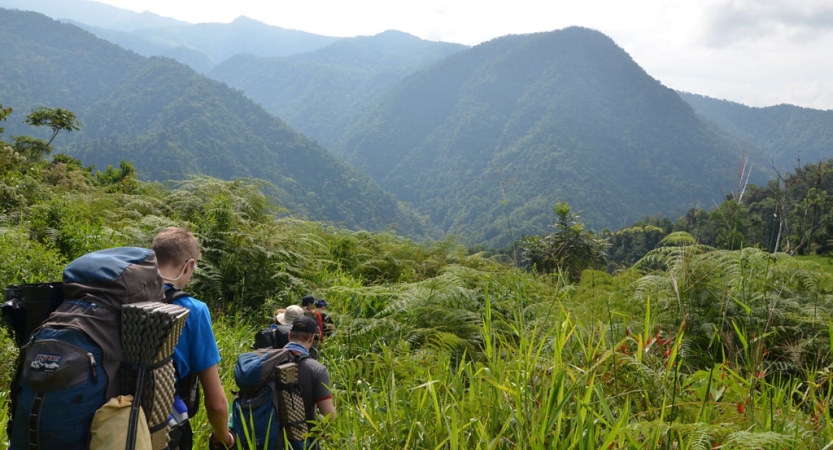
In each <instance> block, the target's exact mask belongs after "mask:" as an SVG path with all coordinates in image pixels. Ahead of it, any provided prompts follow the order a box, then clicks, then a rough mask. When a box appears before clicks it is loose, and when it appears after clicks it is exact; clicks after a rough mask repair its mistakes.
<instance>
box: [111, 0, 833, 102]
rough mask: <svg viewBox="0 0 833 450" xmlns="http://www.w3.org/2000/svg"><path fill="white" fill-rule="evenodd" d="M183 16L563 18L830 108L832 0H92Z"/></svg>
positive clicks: (656, 62) (646, 56) (678, 81)
mask: <svg viewBox="0 0 833 450" xmlns="http://www.w3.org/2000/svg"><path fill="white" fill-rule="evenodd" d="M98 1H100V2H102V3H107V4H110V5H114V6H118V7H120V8H124V9H129V10H133V11H136V12H141V11H145V10H148V11H152V12H154V13H157V14H160V15H163V16H168V17H173V18H175V19H178V20H183V21H187V22H194V23H196V22H230V21H231V20H234V19H235V18H236V17H238V16H240V15H245V16H248V17H250V18H253V19H257V20H260V21H262V22H265V23H268V24H270V25H277V26H280V27H284V28H292V29H297V30H303V31H308V32H312V33H317V34H324V35H329V36H356V35H371V34H376V33H379V32H381V31H384V30H389V29H395V30H400V31H405V32H408V33H411V34H413V35H416V36H419V37H421V38H424V39H430V40H437V41H448V42H459V43H463V44H468V45H476V44H478V43H480V42H483V41H486V40H489V39H491V38H495V37H499V36H503V35H506V34H519V33H531V32H536V31H551V30H555V29H560V28H564V27H566V26H570V25H580V26H585V27H589V28H594V29H597V30H599V31H601V32H603V33H605V34H607V35H608V36H610V37H611V38H613V40H614V41H616V43H617V44H619V46H621V47H622V48H624V49H625V50H626V51H627V52H628V53H629V54H630V55H631V57H633V59H634V60H635V61H636V62H637V63H638V64H639V65H640V66H642V67H643V68H644V69H645V70H646V71H647V72H648V73H649V74H650V75H651V76H653V77H654V78H656V79H658V80H659V81H660V82H662V83H663V84H664V85H666V86H668V87H671V88H674V89H679V90H684V91H688V92H694V93H698V94H703V95H708V96H710V97H716V98H725V99H728V100H732V101H737V102H740V103H744V104H747V105H750V106H769V105H774V104H778V103H792V104H796V105H801V106H807V107H811V108H819V109H833V0H584V1H577V0H574V1H564V0H512V1H491V0H477V1H475V0H454V1H439V0H419V1H413V0H303V1H297V0H296V1H287V0H223V1H219V0H98Z"/></svg>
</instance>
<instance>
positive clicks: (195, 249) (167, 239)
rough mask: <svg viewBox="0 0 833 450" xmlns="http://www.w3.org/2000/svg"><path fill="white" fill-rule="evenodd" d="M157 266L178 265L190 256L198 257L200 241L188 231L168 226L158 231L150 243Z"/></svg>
mask: <svg viewBox="0 0 833 450" xmlns="http://www.w3.org/2000/svg"><path fill="white" fill-rule="evenodd" d="M150 248H151V250H153V252H154V253H156V261H157V263H158V264H159V266H179V265H181V264H184V263H185V262H186V261H188V260H189V259H191V258H194V259H200V256H201V255H200V243H199V241H197V238H196V237H194V235H193V234H191V232H190V231H188V230H186V229H184V228H179V227H168V228H165V229H164V230H162V231H160V232H159V233H158V234H157V235H156V236H155V237H154V238H153V243H151V244H150Z"/></svg>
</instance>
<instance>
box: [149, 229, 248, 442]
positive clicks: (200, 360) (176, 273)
mask: <svg viewBox="0 0 833 450" xmlns="http://www.w3.org/2000/svg"><path fill="white" fill-rule="evenodd" d="M151 248H152V249H153V251H154V252H155V253H156V259H157V263H158V266H159V274H160V275H161V276H162V279H163V280H164V282H165V295H166V297H167V298H169V299H173V300H172V301H171V303H173V304H175V305H179V306H182V307H185V308H188V309H189V310H190V314H189V316H188V318H187V321H186V322H185V327H184V329H183V330H182V334H181V336H180V338H179V342H178V343H177V345H176V347H175V349H174V354H173V360H174V363H175V366H176V378H177V396H176V398H175V400H174V410H175V412H176V413H177V414H175V415H174V417H173V418H172V425H173V428H172V430H171V442H170V444H169V447H168V448H169V449H171V450H174V449H179V450H190V449H191V448H192V446H193V440H192V436H193V431H192V429H191V424H190V421H189V420H188V418H189V417H193V415H194V414H196V411H197V410H198V408H199V402H200V394H199V386H200V385H201V386H202V390H203V391H204V393H205V412H206V416H208V422H209V423H210V424H211V428H212V430H213V432H212V434H211V438H210V439H211V440H212V441H213V443H214V444H219V445H222V446H224V447H225V448H232V447H233V446H234V435H233V434H232V433H231V431H230V430H229V428H228V422H229V411H228V399H227V398H226V393H225V390H224V389H223V385H222V382H221V381H220V375H219V371H218V366H217V365H218V363H219V362H220V352H219V350H218V348H217V340H216V339H215V338H214V331H213V329H212V325H211V313H210V312H209V310H208V306H207V305H206V304H205V303H203V302H202V301H200V300H197V299H195V298H194V297H191V296H190V295H188V294H187V293H185V292H183V291H182V289H183V288H185V286H186V285H187V284H188V283H189V282H190V281H191V278H192V277H193V275H194V271H195V270H196V268H197V261H199V259H200V256H201V252H200V245H199V242H198V241H197V238H196V237H194V235H193V234H191V232H189V231H188V230H185V229H183V228H177V227H170V228H166V229H164V230H162V231H161V232H159V234H157V235H156V237H154V238H153V243H152V244H151Z"/></svg>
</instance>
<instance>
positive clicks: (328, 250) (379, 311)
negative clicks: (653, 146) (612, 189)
mask: <svg viewBox="0 0 833 450" xmlns="http://www.w3.org/2000/svg"><path fill="white" fill-rule="evenodd" d="M0 152H2V154H0V207H2V209H3V211H4V214H3V215H0V284H2V285H3V286H6V285H9V284H18V283H26V282H28V283H36V282H45V281H50V280H56V279H59V278H60V273H61V269H62V267H63V266H64V265H65V264H66V263H67V262H68V261H70V260H72V259H73V258H75V257H78V256H80V255H82V254H84V253H86V252H89V251H92V250H97V249H101V248H107V247H112V246H118V245H139V246H147V245H149V243H150V240H151V238H152V236H153V235H154V234H155V233H156V232H157V231H158V230H159V229H161V228H163V227H165V226H169V225H181V226H187V227H189V228H190V229H192V230H193V231H194V232H195V234H196V235H197V236H198V238H199V239H200V241H201V245H202V247H203V252H202V253H203V257H202V259H201V260H200V264H199V270H198V271H197V277H196V279H195V283H194V284H193V285H192V286H190V289H189V290H191V291H192V292H194V293H195V295H197V296H198V297H200V298H202V299H205V300H206V301H207V302H208V304H209V307H210V309H211V312H212V316H213V317H214V319H215V333H216V336H217V339H218V345H219V347H220V349H221V353H222V354H221V356H222V361H221V362H220V365H219V369H220V375H221V378H222V380H223V384H224V387H225V389H226V391H227V394H228V395H229V396H231V395H232V393H231V391H232V389H235V387H234V384H233V370H232V369H233V365H234V362H235V359H236V357H237V356H238V355H239V354H240V353H243V352H245V351H248V349H249V345H250V344H251V342H252V339H253V333H254V331H255V330H257V329H259V328H261V327H263V326H265V325H266V324H268V323H269V320H270V319H269V317H271V315H272V313H273V310H274V308H275V307H279V306H280V307H283V306H286V305H289V304H293V303H298V301H299V299H300V298H301V296H302V295H304V294H307V293H312V294H314V295H315V296H316V297H319V298H321V297H323V298H326V299H327V300H328V301H329V303H330V305H331V313H332V315H333V317H334V318H335V322H336V325H337V331H336V333H335V334H334V335H333V336H332V337H331V338H328V339H327V341H326V342H324V343H323V344H322V348H321V355H322V356H321V361H322V362H323V363H324V364H326V365H327V367H328V368H329V371H330V375H331V379H332V392H333V397H334V402H335V405H336V408H337V411H338V417H337V418H336V419H335V420H334V421H333V422H331V423H321V424H320V429H321V430H322V432H321V433H323V434H324V435H325V436H326V444H325V448H355V449H370V448H386V449H402V448H412V449H436V448H448V449H470V448H493V449H508V448H521V447H522V448H532V449H545V448H546V449H575V448H587V449H596V448H605V449H608V448H615V449H637V448H638V449H650V450H661V449H665V450H667V449H668V448H672V449H679V450H694V449H702V448H707V449H708V448H715V447H717V448H732V449H757V448H781V449H809V448H813V449H817V448H823V447H824V446H825V445H828V443H829V442H831V440H833V419H831V415H830V407H829V406H830V404H831V400H833V390H831V388H830V377H831V375H830V371H829V367H830V364H831V357H830V347H831V340H833V331H832V330H831V329H830V323H831V320H833V303H831V301H832V300H831V299H833V295H831V294H833V275H831V273H829V272H827V271H825V270H824V269H821V270H820V269H819V268H818V266H817V265H816V264H815V263H813V262H803V261H800V260H798V259H796V258H792V257H790V256H789V255H787V254H784V253H776V254H769V253H765V252H762V251H760V250H756V249H746V250H743V251H726V250H715V249H712V248H709V247H706V246H702V245H698V244H696V243H694V240H693V239H692V238H691V237H690V236H689V237H688V238H684V237H683V236H680V235H677V236H676V237H675V238H673V239H667V240H665V241H664V242H663V243H662V245H661V246H660V247H659V248H658V249H656V250H655V251H653V252H651V253H650V254H648V255H647V256H646V257H645V258H643V259H642V260H640V261H639V262H638V263H637V264H636V265H635V266H634V267H632V268H629V269H627V270H622V271H620V272H619V273H617V274H616V275H608V274H605V273H602V272H593V271H586V272H584V273H583V274H582V277H581V280H580V282H577V283H575V284H568V283H567V282H566V280H565V279H563V278H561V277H559V276H557V275H544V276H536V275H534V274H530V273H525V272H521V271H518V270H517V269H515V268H512V267H509V266H506V265H502V264H500V263H498V262H496V261H492V260H489V259H487V258H484V257H483V256H482V255H480V254H470V253H469V252H467V251H466V249H465V248H462V247H460V246H457V245H454V244H453V243H451V242H441V243H436V244H433V245H419V244H415V243H413V242H411V241H407V240H403V239H401V238H399V237H396V236H393V235H390V234H385V233H381V234H378V233H369V232H352V231H347V230H343V229H335V228H330V227H326V226H323V225H322V224H319V223H313V222H304V221H299V220H293V219H279V220H276V219H275V216H274V213H275V210H274V209H273V207H272V206H270V204H269V202H268V200H267V198H266V197H265V196H264V195H263V194H262V193H261V192H258V190H257V188H256V186H254V185H252V184H250V183H247V182H243V181H238V182H224V181H221V180H217V179H209V178H198V179H191V180H189V181H187V182H185V183H182V184H181V185H179V186H177V187H176V188H174V189H168V188H165V187H163V186H160V185H157V184H147V183H143V182H141V181H139V180H137V179H136V178H135V175H133V174H131V173H130V171H129V170H122V171H121V172H120V173H118V174H116V173H112V172H111V173H110V174H109V175H106V174H97V175H93V174H91V173H90V172H89V171H88V170H87V169H84V168H83V167H82V165H81V164H80V163H79V162H78V161H73V160H71V159H69V158H67V157H60V158H57V159H56V160H54V161H44V160H39V159H37V158H32V157H31V156H32V155H28V154H26V153H18V152H17V151H16V150H15V149H14V148H13V147H11V146H8V145H0ZM122 169H127V167H126V166H124V167H122ZM0 352H2V355H0V356H2V357H0V392H4V393H6V392H8V386H9V383H10V379H11V375H12V370H13V369H12V367H13V364H14V361H15V355H16V353H17V349H16V348H15V347H14V345H13V343H12V341H11V340H10V339H9V337H8V336H7V335H5V333H4V332H0ZM7 405H8V403H7V402H2V403H0V420H1V419H6V418H7V417H8V411H7V407H8V406H7ZM192 420H193V425H194V428H195V433H196V438H195V440H196V442H195V444H196V445H195V448H203V447H205V446H206V444H207V438H208V433H209V426H208V422H207V420H206V417H205V414H204V412H201V413H199V414H197V415H196V417H194V418H193V419H192ZM321 433H319V431H315V434H316V435H320V434H321ZM6 438H7V437H6V435H5V427H0V441H5V439H6Z"/></svg>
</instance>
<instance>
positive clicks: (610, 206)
mask: <svg viewBox="0 0 833 450" xmlns="http://www.w3.org/2000/svg"><path fill="white" fill-rule="evenodd" d="M734 146H735V143H734V142H732V141H731V140H728V139H725V138H724V137H722V136H719V135H717V134H715V133H714V132H713V131H712V130H711V129H710V128H709V126H708V125H706V124H704V123H702V122H701V121H700V120H699V119H698V118H697V117H696V116H695V114H694V111H693V110H692V109H691V107H690V106H688V104H686V103H684V102H683V101H682V100H680V98H679V96H678V95H677V94H676V93H675V92H674V91H672V90H670V89H668V88H666V87H664V86H662V85H660V83H659V82H657V81H656V80H655V79H653V78H651V77H650V76H648V75H647V74H646V73H645V72H644V71H643V70H642V69H641V68H640V67H639V66H638V65H637V64H636V63H634V61H633V60H632V59H631V58H630V57H629V56H628V55H627V54H626V53H625V52H624V51H623V50H622V49H621V48H619V47H618V46H616V45H615V44H614V43H613V41H611V40H610V39H609V38H608V37H606V36H604V35H602V34H601V33H598V32H596V31H592V30H588V29H582V28H568V29H564V30H560V31H554V32H550V33H539V34H533V35H522V36H506V37H503V38H498V39H495V40H492V41H490V42H487V43H484V44H481V45H478V46H476V47H474V48H471V49H468V50H464V51H461V52H458V53H456V54H454V55H451V56H450V57H448V58H446V59H444V60H442V61H441V62H439V63H437V64H435V65H434V66H432V67H431V68H429V69H427V70H425V71H422V72H420V73H417V74H414V75H413V76H411V77H409V78H408V79H406V80H405V81H404V82H402V83H401V84H399V85H397V86H396V87H395V88H394V89H392V90H391V92H390V93H389V94H387V95H386V96H385V97H384V98H382V99H381V100H380V101H379V102H378V103H377V104H376V105H375V106H374V107H373V108H372V111H370V112H369V113H368V114H366V115H364V116H363V117H361V118H360V119H358V120H357V121H356V122H355V123H354V124H353V125H352V126H351V128H350V129H349V130H348V132H347V134H346V136H345V138H344V139H343V140H342V141H341V142H340V144H339V145H338V146H337V147H336V148H335V149H334V151H336V152H337V154H340V155H342V156H343V157H344V158H345V159H346V160H347V161H348V162H350V163H352V164H354V165H355V166H357V167H359V168H361V169H363V170H366V171H367V172H368V173H369V174H370V175H371V176H373V177H374V178H375V179H376V180H378V181H379V182H380V183H381V184H382V185H383V186H384V187H385V188H386V189H388V190H389V191H391V192H394V193H395V194H396V195H397V196H398V197H399V198H400V199H402V200H406V201H408V202H412V203H413V204H414V205H415V206H416V207H417V209H418V210H419V211H421V212H423V213H426V214H429V215H430V216H431V218H432V220H433V221H434V223H436V224H439V225H441V227H442V228H443V229H444V230H445V231H448V232H452V233H460V234H462V235H464V236H466V237H468V238H469V239H470V240H472V241H473V242H481V243H482V242H485V243H489V244H493V245H498V244H505V243H507V242H509V240H510V235H514V237H515V238H518V237H519V236H520V235H521V234H523V233H543V232H546V231H547V226H548V224H550V223H552V221H553V219H554V214H553V211H552V207H553V206H554V205H555V203H556V202H558V201H568V202H570V203H571V204H572V205H573V207H574V210H576V211H580V212H581V215H582V218H583V220H584V221H586V222H587V223H588V224H589V225H590V226H592V227H595V228H602V227H619V226H622V225H625V224H628V223H632V222H633V221H635V220H637V219H640V218H642V217H643V216H645V215H652V214H656V213H662V214H666V215H670V214H677V213H679V212H681V211H683V210H685V209H686V208H688V207H690V206H692V205H694V204H696V203H706V204H711V201H712V199H713V198H716V199H718V200H719V198H720V188H721V187H724V188H726V187H730V186H731V180H732V175H731V174H732V173H733V172H734V171H735V156H734V153H733V152H734Z"/></svg>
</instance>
